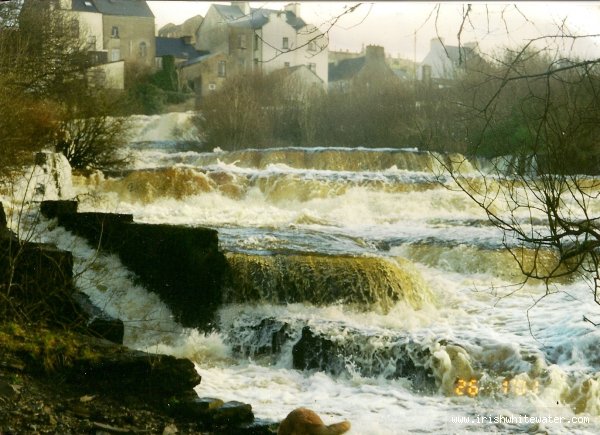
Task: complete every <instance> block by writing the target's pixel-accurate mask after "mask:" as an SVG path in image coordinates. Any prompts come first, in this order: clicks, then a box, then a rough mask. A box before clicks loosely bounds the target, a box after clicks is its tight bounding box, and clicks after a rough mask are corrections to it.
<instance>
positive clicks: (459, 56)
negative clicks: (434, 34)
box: [445, 45, 475, 63]
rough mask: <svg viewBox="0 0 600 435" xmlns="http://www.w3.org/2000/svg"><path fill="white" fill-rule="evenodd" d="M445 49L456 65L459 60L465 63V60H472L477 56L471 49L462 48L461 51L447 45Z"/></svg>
mask: <svg viewBox="0 0 600 435" xmlns="http://www.w3.org/2000/svg"><path fill="white" fill-rule="evenodd" d="M445 49H446V53H447V56H448V58H449V59H450V60H451V61H453V62H456V63H458V62H459V60H460V61H462V62H464V61H465V60H467V59H470V58H472V57H473V55H475V51H474V50H473V49H472V48H469V47H460V49H459V48H458V47H456V46H453V45H446V46H445Z"/></svg>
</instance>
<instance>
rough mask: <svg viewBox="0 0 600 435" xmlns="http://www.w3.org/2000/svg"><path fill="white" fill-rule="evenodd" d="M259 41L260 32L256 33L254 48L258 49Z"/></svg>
mask: <svg viewBox="0 0 600 435" xmlns="http://www.w3.org/2000/svg"><path fill="white" fill-rule="evenodd" d="M259 42H260V38H259V37H258V33H255V34H254V49H255V50H258V45H259Z"/></svg>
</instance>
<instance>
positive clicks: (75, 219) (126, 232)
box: [43, 202, 227, 329]
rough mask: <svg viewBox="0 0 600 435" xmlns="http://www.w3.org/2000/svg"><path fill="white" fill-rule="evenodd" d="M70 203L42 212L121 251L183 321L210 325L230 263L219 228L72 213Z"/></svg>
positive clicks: (96, 242)
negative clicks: (158, 223)
mask: <svg viewBox="0 0 600 435" xmlns="http://www.w3.org/2000/svg"><path fill="white" fill-rule="evenodd" d="M70 207H71V206H69V205H66V206H62V205H60V204H57V203H56V202H53V203H51V204H48V205H46V206H45V207H44V208H43V210H45V211H46V212H48V215H47V216H48V217H57V218H58V223H59V225H61V226H63V227H65V228H66V229H67V230H69V231H72V232H73V233H75V234H77V235H79V236H81V237H85V238H86V239H87V240H88V241H89V242H90V243H91V244H92V245H94V246H98V247H99V248H100V249H103V250H106V251H109V252H113V253H115V254H117V255H118V256H119V258H120V259H121V261H122V263H123V264H124V265H125V266H126V267H127V268H128V269H129V270H131V271H132V272H134V273H135V274H136V275H137V277H138V278H139V281H140V282H141V283H142V284H143V285H144V286H146V287H147V288H148V289H149V290H151V291H154V292H156V293H157V294H158V295H159V296H160V297H161V299H162V300H163V301H164V302H165V303H166V304H167V305H169V307H170V308H171V310H172V311H173V314H174V315H175V318H176V319H177V320H178V321H179V322H180V323H181V324H183V325H184V326H197V327H200V328H202V329H210V328H211V327H212V321H213V318H214V314H215V311H216V310H217V308H218V307H219V306H220V304H221V299H222V298H221V280H222V275H223V272H224V270H225V268H226V265H227V263H226V260H225V257H224V256H223V254H222V253H221V252H220V251H219V248H218V237H217V231H215V230H212V229H208V228H190V227H183V226H174V225H151V224H141V223H134V222H133V216H132V215H129V214H111V213H72V212H71V211H72V208H70ZM64 210H67V211H68V212H66V213H62V212H61V211H64Z"/></svg>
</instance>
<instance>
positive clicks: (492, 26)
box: [148, 1, 600, 61]
mask: <svg viewBox="0 0 600 435" xmlns="http://www.w3.org/2000/svg"><path fill="white" fill-rule="evenodd" d="M212 3H221V4H229V2H205V1H149V2H148V4H149V5H150V8H151V9H152V11H153V12H154V15H155V16H156V24H157V28H160V27H162V26H164V25H165V24H167V23H170V22H171V23H175V24H179V23H182V22H183V21H185V20H186V19H187V18H190V17H192V16H194V15H198V14H200V15H202V16H204V15H205V14H206V11H207V10H208V8H209V6H210V5H211V4H212ZM287 3H288V2H265V1H263V2H250V5H251V6H252V7H254V8H260V7H267V8H270V9H282V8H283V6H284V5H285V4H287ZM356 4H357V2H318V1H311V2H300V5H301V16H302V18H303V19H304V20H305V21H306V22H309V23H312V24H315V25H317V26H319V27H321V28H322V29H325V28H328V27H329V26H328V22H330V20H331V19H332V17H335V16H338V15H340V14H342V13H343V12H344V10H346V9H345V8H348V7H350V6H353V5H356ZM471 5H472V10H471V13H470V16H471V18H472V19H471V21H470V22H467V23H465V26H464V36H463V37H462V42H469V41H471V40H477V41H478V42H479V44H480V47H481V48H482V49H484V50H486V51H492V50H493V48H494V47H501V46H507V45H512V46H515V45H518V44H520V43H522V42H523V40H524V39H527V38H535V37H537V36H539V35H542V34H555V33H556V29H557V26H558V25H559V24H560V23H563V20H565V21H564V23H565V26H566V29H567V30H568V31H569V32H571V33H573V34H600V2H574V1H562V2H560V1H556V2H552V1H550V2H513V3H503V2H489V3H484V2H473V3H471ZM466 8H467V4H466V3H460V2H443V3H433V2H410V1H404V2H371V3H363V4H362V5H361V6H360V7H358V8H357V9H356V10H355V11H354V12H353V13H352V14H347V15H345V16H343V17H342V19H340V20H339V21H338V22H337V24H336V25H335V26H334V27H333V28H332V29H331V31H330V33H329V36H330V45H329V48H330V50H340V49H341V50H350V51H360V49H361V47H362V45H363V44H364V45H369V44H376V45H382V46H383V47H385V50H386V53H389V54H392V55H394V56H400V57H403V58H406V59H411V60H412V59H413V58H416V60H417V61H420V60H422V59H423V57H424V56H425V55H426V54H427V51H428V50H429V44H430V40H431V39H432V38H434V37H436V34H439V35H440V36H442V37H443V38H444V42H445V43H446V44H449V45H457V37H456V35H457V33H458V31H459V29H460V25H461V21H462V15H463V13H464V11H465V10H466ZM502 17H504V19H502ZM436 28H437V30H436ZM415 32H416V37H415ZM569 42H572V41H571V40H570V41H569ZM415 48H416V50H415ZM566 48H571V47H570V46H569V47H566ZM574 49H575V51H576V54H577V55H578V56H583V57H600V38H593V39H590V38H585V39H580V40H577V41H576V42H575V47H574Z"/></svg>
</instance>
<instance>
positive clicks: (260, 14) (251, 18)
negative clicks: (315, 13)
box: [213, 5, 306, 30]
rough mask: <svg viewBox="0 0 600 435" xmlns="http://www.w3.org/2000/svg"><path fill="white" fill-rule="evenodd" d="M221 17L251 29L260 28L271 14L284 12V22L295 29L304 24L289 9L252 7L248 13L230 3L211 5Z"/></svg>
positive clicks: (238, 25)
mask: <svg viewBox="0 0 600 435" xmlns="http://www.w3.org/2000/svg"><path fill="white" fill-rule="evenodd" d="M213 6H214V7H215V9H216V10H217V11H218V12H219V14H221V16H222V17H223V18H225V19H226V20H227V21H229V24H230V25H232V26H236V27H248V28H251V29H260V28H261V27H263V26H264V25H265V24H267V23H268V22H269V15H271V14H285V19H286V22H287V23H288V24H289V25H290V26H292V27H293V28H294V29H296V30H300V29H301V28H303V27H305V26H306V23H305V22H304V20H303V19H302V18H300V17H297V16H296V14H294V13H293V12H291V11H277V10H274V9H265V8H252V9H250V13H249V14H248V15H246V14H244V12H242V10H241V9H240V8H239V7H238V6H231V5H213Z"/></svg>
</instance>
